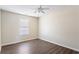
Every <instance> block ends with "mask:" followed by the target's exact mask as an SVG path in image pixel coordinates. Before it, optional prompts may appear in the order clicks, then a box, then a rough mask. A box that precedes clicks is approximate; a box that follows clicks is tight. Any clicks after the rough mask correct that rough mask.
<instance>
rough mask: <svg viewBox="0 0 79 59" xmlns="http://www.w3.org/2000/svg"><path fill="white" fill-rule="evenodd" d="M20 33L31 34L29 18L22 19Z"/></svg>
mask: <svg viewBox="0 0 79 59" xmlns="http://www.w3.org/2000/svg"><path fill="white" fill-rule="evenodd" d="M19 34H20V35H28V34H29V20H25V19H20V32H19Z"/></svg>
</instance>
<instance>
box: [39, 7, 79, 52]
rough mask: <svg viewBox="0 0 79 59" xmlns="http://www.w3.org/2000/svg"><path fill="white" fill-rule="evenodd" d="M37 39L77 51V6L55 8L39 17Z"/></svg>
mask: <svg viewBox="0 0 79 59" xmlns="http://www.w3.org/2000/svg"><path fill="white" fill-rule="evenodd" d="M39 38H41V39H43V40H46V41H49V42H52V43H55V44H59V45H61V46H64V47H68V48H71V49H74V50H77V51H79V6H64V7H63V6H61V7H58V6H57V9H56V8H55V9H53V10H50V11H49V13H48V15H44V16H42V17H40V19H39Z"/></svg>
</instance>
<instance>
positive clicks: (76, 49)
mask: <svg viewBox="0 0 79 59" xmlns="http://www.w3.org/2000/svg"><path fill="white" fill-rule="evenodd" d="M39 39H41V40H45V41H48V42H50V43H54V44H57V45H60V46H63V47H66V48H69V49H72V50H75V51H78V52H79V49H76V48H72V47H69V46H66V45H62V44H59V43H56V42H52V41H49V40H47V39H45V38H43V37H39Z"/></svg>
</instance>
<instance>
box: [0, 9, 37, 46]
mask: <svg viewBox="0 0 79 59" xmlns="http://www.w3.org/2000/svg"><path fill="white" fill-rule="evenodd" d="M1 12H2V42H1V43H2V45H7V44H12V43H17V42H21V41H27V40H31V39H36V38H37V31H38V30H37V22H38V20H37V18H35V17H30V16H25V15H20V14H16V13H12V12H8V11H4V10H2V11H1ZM20 19H25V20H29V32H30V33H29V34H28V35H25V36H20V35H19V27H20V25H19V22H20Z"/></svg>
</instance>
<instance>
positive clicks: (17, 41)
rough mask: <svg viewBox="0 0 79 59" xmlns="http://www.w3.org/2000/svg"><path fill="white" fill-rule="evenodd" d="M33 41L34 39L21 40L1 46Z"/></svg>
mask: <svg viewBox="0 0 79 59" xmlns="http://www.w3.org/2000/svg"><path fill="white" fill-rule="evenodd" d="M34 39H36V38H32V39H27V40H21V41H16V42H9V43H5V44H2V45H1V46H6V45H11V44H16V43H20V42H24V41H28V40H34Z"/></svg>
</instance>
